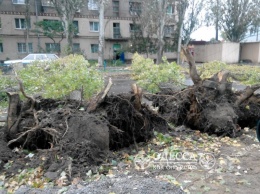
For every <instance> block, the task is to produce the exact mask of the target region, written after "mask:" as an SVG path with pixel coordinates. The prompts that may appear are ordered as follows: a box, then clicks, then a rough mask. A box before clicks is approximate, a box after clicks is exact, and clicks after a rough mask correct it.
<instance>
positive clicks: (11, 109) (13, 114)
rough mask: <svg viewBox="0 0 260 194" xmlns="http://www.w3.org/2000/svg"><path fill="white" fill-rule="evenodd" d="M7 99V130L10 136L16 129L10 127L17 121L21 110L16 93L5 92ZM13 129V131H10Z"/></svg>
mask: <svg viewBox="0 0 260 194" xmlns="http://www.w3.org/2000/svg"><path fill="white" fill-rule="evenodd" d="M7 95H8V98H9V106H8V115H7V128H8V130H9V132H10V133H11V134H14V133H15V132H16V131H13V130H16V127H12V126H13V125H14V124H15V122H16V121H17V120H18V117H19V115H20V109H21V102H20V97H19V94H18V93H14V92H7ZM12 129H13V130H12Z"/></svg>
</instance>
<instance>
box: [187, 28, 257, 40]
mask: <svg viewBox="0 0 260 194" xmlns="http://www.w3.org/2000/svg"><path fill="white" fill-rule="evenodd" d="M220 35H221V31H219V37H218V39H219V40H222V38H221V36H220ZM215 36H216V32H215V27H214V26H209V27H207V26H202V27H200V28H199V29H197V30H196V31H194V32H193V33H192V34H191V38H192V39H195V40H204V41H209V40H210V39H211V38H215ZM258 40H260V33H259V37H258ZM255 41H256V35H254V36H250V35H249V34H248V36H247V38H246V39H245V40H243V41H242V42H255Z"/></svg>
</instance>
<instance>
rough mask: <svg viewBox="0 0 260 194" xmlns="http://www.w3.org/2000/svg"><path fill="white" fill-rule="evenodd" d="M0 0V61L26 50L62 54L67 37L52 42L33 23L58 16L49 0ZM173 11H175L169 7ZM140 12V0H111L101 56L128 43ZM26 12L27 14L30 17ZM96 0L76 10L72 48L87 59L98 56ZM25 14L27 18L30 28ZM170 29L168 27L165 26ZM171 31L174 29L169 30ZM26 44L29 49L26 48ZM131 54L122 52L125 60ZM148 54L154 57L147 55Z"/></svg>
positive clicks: (112, 55) (169, 55)
mask: <svg viewBox="0 0 260 194" xmlns="http://www.w3.org/2000/svg"><path fill="white" fill-rule="evenodd" d="M26 2H27V0H2V3H1V5H0V62H3V61H5V60H8V59H20V58H23V57H25V56H26V55H27V54H28V52H30V53H37V52H54V53H56V54H59V55H62V53H63V49H64V48H65V45H66V44H67V43H66V40H65V39H62V40H61V38H60V37H54V41H53V40H52V39H50V38H48V37H46V36H44V35H43V34H42V33H39V30H37V26H36V25H35V23H36V22H39V21H43V20H52V21H53V20H57V21H59V20H60V18H59V16H58V14H57V12H56V9H55V8H54V6H53V5H52V3H51V1H50V0H29V4H27V3H26ZM169 11H171V12H174V10H169ZM140 12H141V0H110V1H109V2H108V5H106V8H105V48H104V58H105V59H113V58H115V53H116V52H117V51H118V50H125V48H127V47H129V45H130V37H131V31H133V30H134V29H133V21H134V19H135V18H137V16H138V14H139V13H140ZM26 13H29V16H28V14H27V16H26ZM98 15H99V12H98V4H97V2H96V0H88V1H87V0H86V3H85V4H84V5H83V6H82V7H81V8H80V9H79V10H78V11H77V12H76V14H75V17H74V22H73V24H74V25H75V26H76V27H77V33H75V36H74V38H73V49H74V50H75V51H78V52H80V53H81V54H83V55H84V56H85V58H86V59H88V60H96V59H97V58H98V36H99V18H98ZM26 17H29V18H30V20H29V21H30V28H29V31H27V30H26V29H28V28H26ZM166 30H167V31H169V27H168V28H166ZM170 31H173V29H170ZM27 47H29V48H27ZM165 55H166V56H167V58H176V54H174V53H173V52H172V51H170V52H165ZM131 56H132V54H130V53H127V52H125V53H124V57H125V59H126V60H127V59H131ZM149 57H155V55H154V56H149Z"/></svg>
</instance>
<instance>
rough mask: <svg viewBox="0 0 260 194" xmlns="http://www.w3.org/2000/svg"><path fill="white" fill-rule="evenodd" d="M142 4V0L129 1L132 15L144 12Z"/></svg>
mask: <svg viewBox="0 0 260 194" xmlns="http://www.w3.org/2000/svg"><path fill="white" fill-rule="evenodd" d="M141 6H142V4H141V3H140V2H129V13H130V15H140V14H141V13H142V7H141Z"/></svg>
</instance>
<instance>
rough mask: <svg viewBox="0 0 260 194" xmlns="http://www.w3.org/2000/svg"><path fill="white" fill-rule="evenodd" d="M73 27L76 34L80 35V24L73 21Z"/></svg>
mask: <svg viewBox="0 0 260 194" xmlns="http://www.w3.org/2000/svg"><path fill="white" fill-rule="evenodd" d="M73 26H74V34H78V33H79V22H78V21H73Z"/></svg>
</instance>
